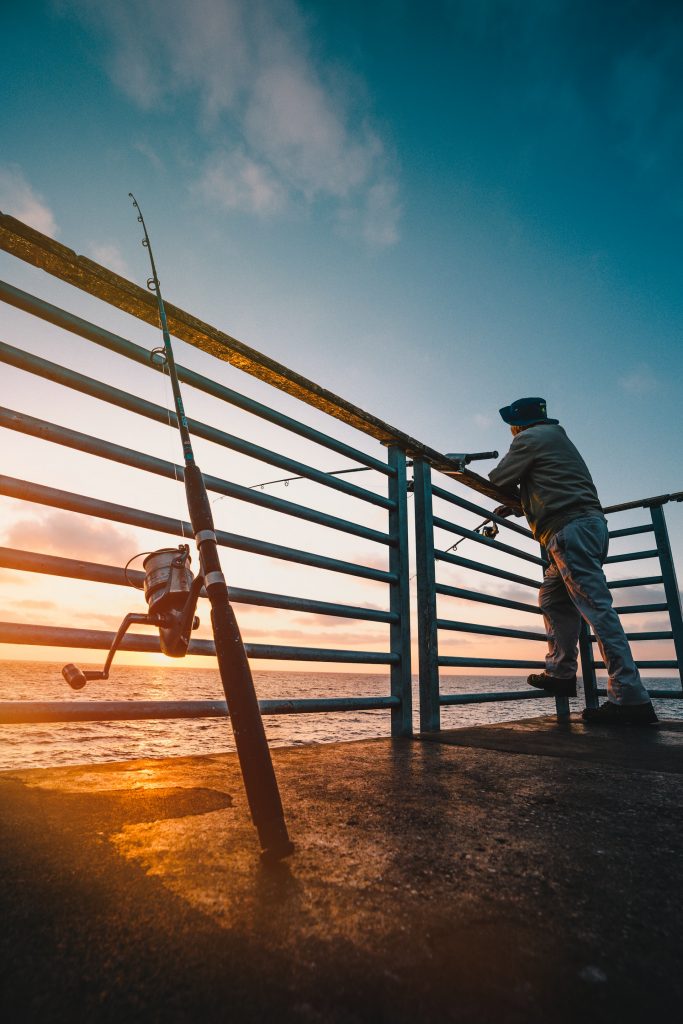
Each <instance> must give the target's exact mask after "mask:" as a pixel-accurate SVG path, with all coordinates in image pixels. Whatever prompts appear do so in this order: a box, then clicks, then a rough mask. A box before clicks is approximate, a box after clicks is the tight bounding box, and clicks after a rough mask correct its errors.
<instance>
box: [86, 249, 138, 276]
mask: <svg viewBox="0 0 683 1024" xmlns="http://www.w3.org/2000/svg"><path fill="white" fill-rule="evenodd" d="M88 255H89V256H90V258H91V259H93V260H95V262H96V263H101V264H102V265H103V266H105V267H109V269H110V270H113V271H114V273H115V274H120V275H121V277H127V278H130V277H132V274H131V272H130V268H129V267H128V264H127V263H126V261H125V259H124V257H123V255H122V253H121V250H120V249H119V247H118V246H117V245H111V244H107V243H105V244H103V245H97V244H95V243H93V244H92V245H91V246H90V248H89V250H88Z"/></svg>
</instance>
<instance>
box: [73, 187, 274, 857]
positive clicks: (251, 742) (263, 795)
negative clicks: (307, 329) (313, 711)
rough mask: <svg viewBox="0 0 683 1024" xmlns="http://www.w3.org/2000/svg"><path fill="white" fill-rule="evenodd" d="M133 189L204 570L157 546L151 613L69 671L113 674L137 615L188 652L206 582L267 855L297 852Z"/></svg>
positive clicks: (166, 648) (83, 678)
mask: <svg viewBox="0 0 683 1024" xmlns="http://www.w3.org/2000/svg"><path fill="white" fill-rule="evenodd" d="M128 194H129V196H130V198H131V200H132V202H133V206H134V207H135V209H136V210H137V215H138V221H139V222H140V224H141V225H142V231H143V234H144V238H143V239H142V245H143V246H144V248H145V249H147V252H148V254H149V261H150V264H151V267H152V276H151V277H149V278H148V279H147V287H148V288H149V290H150V291H152V292H154V293H155V295H156V298H157V305H158V307H159V322H160V326H161V333H162V335H163V339H164V344H163V347H162V348H157V349H154V351H153V352H152V353H151V356H150V358H151V360H152V362H156V363H157V365H159V364H163V365H164V366H165V369H166V370H167V371H168V375H169V378H170V381H171V388H172V391H173V400H174V404H175V411H176V420H177V424H178V430H179V432H180V440H181V444H182V448H183V458H184V469H183V479H184V482H185V494H186V496H187V506H188V511H189V516H190V522H191V524H192V532H193V534H194V539H195V542H196V544H197V549H198V551H199V563H200V571H199V574H198V576H197V578H196V579H193V577H192V573H191V571H190V569H189V561H190V554H189V546H188V545H187V544H181V545H180V546H179V547H178V548H176V549H173V548H163V549H161V550H159V551H155V552H151V553H149V554H148V556H147V558H146V559H145V561H144V562H143V567H144V569H145V572H146V576H145V582H144V590H145V598H146V600H147V603H148V605H149V614H148V615H136V614H134V613H131V614H129V615H127V616H126V618H125V619H124V620H123V622H122V623H121V627H120V629H119V631H118V633H117V634H116V638H115V640H114V643H113V644H112V647H111V649H110V651H109V656H108V658H107V661H106V663H105V666H104V670H103V671H102V672H81V670H80V669H79V668H77V666H75V665H67V666H65V668H64V669H63V670H62V674H63V675H64V678H65V679H66V681H67V682H68V683H69V685H70V686H72V687H73V688H74V689H81V688H82V687H83V686H84V685H85V683H86V682H87V681H88V680H89V679H107V678H108V672H109V666H110V665H111V661H112V658H113V656H114V652H115V650H116V648H117V647H118V645H119V643H120V642H121V640H122V639H123V634H124V633H125V631H126V629H127V628H128V625H130V624H131V622H146V623H151V624H152V625H156V626H158V627H159V631H160V635H161V649H162V651H163V652H164V653H165V654H169V655H170V656H171V657H183V656H184V654H185V653H186V652H187V648H188V645H189V637H190V631H191V630H192V629H194V628H196V627H197V626H198V625H199V620H198V619H197V618H196V616H195V615H194V610H195V608H196V605H197V600H198V598H199V594H200V591H201V590H202V587H203V588H204V589H205V591H206V595H207V597H208V598H209V601H210V603H211V625H212V628H213V636H214V644H215V648H216V657H217V659H218V668H219V671H220V676H221V682H222V683H223V689H224V691H225V699H226V701H227V705H228V711H229V714H230V720H231V722H232V728H233V732H234V736H235V746H236V747H237V756H238V758H239V762H240V768H241V770H242V777H243V780H244V787H245V790H246V794H247V800H248V802H249V809H250V811H251V816H252V819H253V822H254V825H255V826H256V830H257V832H258V836H259V840H260V843H261V853H262V857H263V858H264V859H267V860H280V859H281V858H283V857H287V856H288V855H289V854H290V853H292V852H293V850H294V846H293V844H292V842H291V841H290V839H289V835H288V832H287V824H286V822H285V817H284V812H283V808H282V801H281V799H280V791H279V789H278V784H277V779H276V777H275V772H274V769H273V762H272V758H271V756H270V749H269V747H268V741H267V739H266V734H265V730H264V727H263V720H262V718H261V712H260V709H259V706H258V700H257V698H256V691H255V689H254V681H253V678H252V674H251V669H250V667H249V662H248V660H247V655H246V651H245V649H244V643H243V641H242V636H241V634H240V630H239V626H238V624H237V619H236V618H235V613H234V611H233V608H232V605H231V604H230V599H229V595H228V588H227V584H226V582H225V577H224V575H223V572H222V570H221V564H220V559H219V556H218V546H217V543H216V533H215V529H214V523H213V516H212V514H211V505H210V502H209V498H208V495H207V491H206V485H205V484H204V478H203V476H202V473H201V470H200V469H199V467H198V466H197V464H196V462H195V458H194V452H193V450H192V439H191V437H190V430H189V427H188V423H187V417H186V415H185V409H184V406H183V399H182V395H181V393H180V383H179V381H178V373H177V370H176V364H175V359H174V357H173V348H172V346H171V336H170V333H169V330H168V321H167V319H166V309H165V306H164V301H163V298H162V296H161V286H160V283H159V277H158V274H157V269H156V264H155V262H154V254H153V252H152V245H151V243H150V239H149V234H148V232H147V226H146V224H145V221H144V218H143V216H142V210H141V209H140V206H139V205H138V202H137V200H136V198H135V196H134V195H133V193H132V192H129V193H128Z"/></svg>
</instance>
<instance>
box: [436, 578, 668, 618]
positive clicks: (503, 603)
mask: <svg viewBox="0 0 683 1024" xmlns="http://www.w3.org/2000/svg"><path fill="white" fill-rule="evenodd" d="M434 589H435V590H436V593H437V594H443V595H444V597H460V598H462V599H463V600H465V601H478V602H480V603H481V604H492V605H497V606H498V607H499V608H512V609H513V610H514V611H518V612H533V614H534V615H540V614H541V609H540V608H539V607H538V605H535V604H524V602H522V601H508V600H507V598H505V597H494V596H493V594H485V593H483V592H481V591H478V590H463V589H462V587H449V586H446V584H445V583H437V584H436V587H435V588H434ZM665 607H666V605H665Z"/></svg>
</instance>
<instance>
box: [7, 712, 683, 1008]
mask: <svg viewBox="0 0 683 1024" xmlns="http://www.w3.org/2000/svg"><path fill="white" fill-rule="evenodd" d="M274 761H275V765H276V770H277V773H278V778H279V780H280V785H281V789H282V794H283V800H284V803H285V807H286V810H287V816H288V821H289V825H290V831H291V833H292V836H293V838H294V840H295V842H296V844H297V853H296V854H295V856H294V857H292V858H291V859H290V860H289V861H288V862H287V863H286V864H282V865H279V866H275V867H267V866H263V865H262V864H261V863H260V862H259V858H258V850H257V844H256V841H255V836H254V833H253V829H252V827H251V825H250V822H249V820H248V813H247V808H246V802H245V799H244V794H243V791H242V786H241V781H240V777H239V771H238V766H237V762H236V759H235V757H234V755H232V754H226V755H221V756H218V755H216V756H207V757H203V758H176V759H169V760H164V761H156V760H148V761H135V762H126V763H120V764H111V765H103V766H88V767H73V768H64V769H54V770H34V771H23V772H5V773H2V774H0V816H1V823H0V829H1V837H0V838H1V842H0V877H1V879H2V887H1V889H2V895H1V897H0V899H1V912H2V918H1V920H2V928H1V929H0V980H1V985H0V993H1V994H0V1015H1V1016H2V1019H3V1020H6V1021H11V1022H14V1021H46V1022H47V1021H87V1022H91V1021H96V1022H98V1021H121V1020H126V1021H128V1020H131V1021H165V1022H169V1021H171V1022H173V1021H188V1022H189V1021H209V1022H213V1021H240V1022H241V1021H245V1022H252V1021H254V1022H255V1021H264V1022H266V1021H268V1022H270V1021H277V1022H280V1021H282V1022H289V1021H297V1022H327V1021H330V1022H335V1024H336V1022H339V1024H352V1022H365V1021H367V1022H370V1021H372V1022H387V1024H389V1022H391V1024H393V1022H397V1024H402V1022H415V1021H432V1020H434V1021H463V1022H472V1024H474V1022H477V1024H486V1022H489V1021H491V1022H493V1021H495V1022H497V1024H501V1022H503V1024H504V1022H508V1021H509V1022H520V1024H522V1022H524V1024H526V1022H539V1024H540V1022H543V1024H552V1022H555V1021H558V1022H573V1021H577V1022H578V1021H589V1022H592V1021H596V1022H598V1021H600V1022H606V1021H615V1022H616V1021H621V1022H623V1021H646V1020H648V1021H649V1020H667V1019H669V1018H671V1019H674V1015H675V1019H678V1017H679V1011H680V1005H681V997H683V981H682V974H683V971H682V970H681V968H682V967H683V963H682V954H681V949H682V947H683V942H682V941H681V940H682V938H683V936H682V926H681V908H682V906H683V900H682V899H681V896H682V890H683V884H682V883H681V879H680V871H679V870H678V862H679V859H680V845H681V838H682V833H683V817H682V815H681V803H682V802H683V798H682V796H681V779H680V774H681V771H682V770H683V723H662V724H661V726H660V727H659V728H658V729H645V730H635V729H634V730H624V731H623V732H619V733H617V732H616V731H614V730H608V729H604V728H603V729H598V728H595V727H593V729H592V730H591V731H588V730H586V729H585V728H584V726H583V725H582V724H581V723H580V722H576V721H572V722H571V725H570V726H561V725H558V724H557V722H556V721H555V720H554V719H551V718H548V719H535V720H532V721H526V722H523V723H509V724H506V725H499V726H490V727H485V728H484V727H477V728H472V729H465V730H458V731H454V732H446V733H441V734H440V735H439V736H438V737H428V738H424V739H423V740H414V741H411V740H400V741H391V740H372V741H362V742H357V743H349V744H334V745H326V746H317V747H298V748H289V749H282V750H276V751H274Z"/></svg>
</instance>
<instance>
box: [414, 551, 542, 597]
mask: <svg viewBox="0 0 683 1024" xmlns="http://www.w3.org/2000/svg"><path fill="white" fill-rule="evenodd" d="M434 558H435V559H436V560H437V561H439V562H448V563H449V564H450V565H459V566H462V567H463V568H465V569H474V570H476V572H483V573H484V574H485V575H486V576H496V577H497V578H498V579H500V580H509V582H510V583H519V584H520V586H523V587H535V588H536V589H537V590H539V589H540V587H541V581H540V580H531V579H528V578H527V577H525V576H517V575H516V574H515V573H513V572H507V570H505V569H495V568H494V567H493V566H492V565H486V563H485V562H474V561H473V560H472V559H471V558H463V557H462V555H454V554H451V552H450V551H439V550H438V549H436V548H435V549H434Z"/></svg>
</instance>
